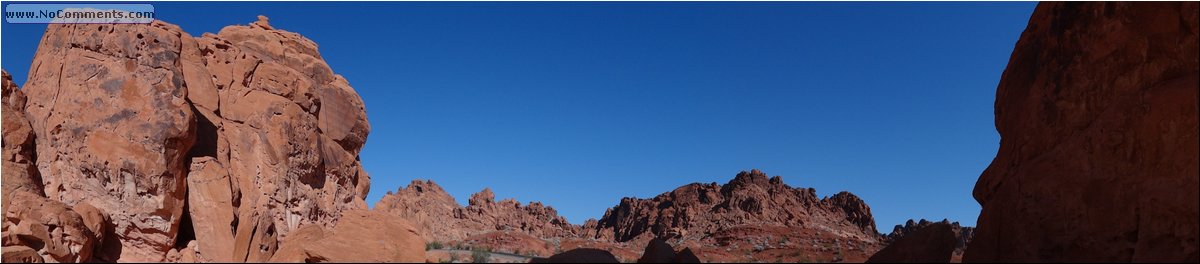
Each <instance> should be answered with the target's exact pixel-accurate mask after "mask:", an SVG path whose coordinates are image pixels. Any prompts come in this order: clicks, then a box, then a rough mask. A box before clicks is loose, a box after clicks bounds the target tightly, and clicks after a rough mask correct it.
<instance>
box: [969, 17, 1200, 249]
mask: <svg viewBox="0 0 1200 264" xmlns="http://www.w3.org/2000/svg"><path fill="white" fill-rule="evenodd" d="M1198 6H1200V4H1198V3H1196V2H1178V3H1147V4H1141V3H1139V4H1133V3H1115V2H1111V3H1062V2H1045V3H1041V4H1039V5H1038V7H1037V9H1036V10H1035V11H1034V13H1033V16H1032V18H1030V21H1029V26H1028V27H1027V28H1026V29H1025V32H1024V33H1022V35H1021V39H1020V41H1018V42H1017V44H1016V47H1015V49H1014V50H1013V53H1012V57H1011V59H1010V61H1009V64H1008V68H1007V69H1005V71H1004V75H1003V76H1002V78H1001V81H1000V85H999V87H998V88H997V91H996V106H995V107H996V129H997V130H998V131H999V133H1000V136H1001V142H1000V150H999V152H998V153H997V155H996V159H995V160H994V161H993V162H992V164H991V166H989V167H988V168H987V170H986V171H984V172H983V174H982V175H981V176H980V178H979V181H978V183H977V184H976V185H975V192H974V196H975V199H976V200H977V201H978V202H979V203H980V204H981V205H982V207H983V210H982V212H981V214H980V216H979V222H978V229H977V231H976V232H977V233H976V236H975V239H974V240H973V241H972V243H971V245H970V246H969V247H968V248H967V251H966V255H965V256H964V261H989V262H995V261H1000V262H1013V261H1039V262H1042V261H1045V262H1076V261H1098V262H1116V261H1120V262H1124V261H1137V262H1147V261H1149V262H1196V261H1198V259H1197V253H1198V251H1197V235H1198V234H1200V226H1198V225H1200V223H1198V222H1197V221H1196V217H1197V214H1200V206H1198V204H1200V195H1198V193H1200V184H1198V179H1200V172H1198V167H1200V164H1198V163H1200V162H1198V161H1200V155H1198V154H1197V153H1198V149H1197V147H1196V146H1197V138H1198V136H1197V131H1198V129H1197V127H1198V125H1197V112H1198V109H1197V105H1198V103H1197V90H1198V89H1197V87H1200V83H1198V81H1197V80H1198V76H1200V66H1198V65H1200V64H1198V63H1197V60H1198V59H1197V58H1198V57H1200V54H1197V52H1198V51H1200V47H1198V46H1197V40H1198V38H1200V36H1198V34H1197V31H1198V30H1200V26H1198V25H1197V24H1198V23H1197V20H1198V19H1197V17H1198V16H1200V10H1198V8H1197V7H1198Z"/></svg>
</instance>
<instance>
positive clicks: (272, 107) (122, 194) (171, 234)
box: [3, 16, 419, 262]
mask: <svg viewBox="0 0 1200 264" xmlns="http://www.w3.org/2000/svg"><path fill="white" fill-rule="evenodd" d="M25 96H27V99H26V97H25ZM3 106H4V108H3V110H4V128H5V130H4V160H3V161H4V193H5V195H6V197H5V199H4V203H5V209H6V210H8V209H10V208H12V209H13V210H16V209H17V208H24V207H22V206H34V207H39V206H40V207H45V206H50V205H54V204H59V203H61V204H62V205H63V206H59V207H63V208H68V209H63V210H57V209H54V210H57V211H65V212H70V213H72V214H75V216H77V217H79V218H80V219H82V220H80V221H82V222H81V224H80V225H81V228H87V229H88V230H92V229H96V230H99V231H98V232H93V233H94V234H91V239H90V240H89V241H90V242H88V244H85V243H84V242H72V241H75V240H67V242H62V243H67V244H69V245H72V246H71V251H70V254H67V255H64V254H66V253H62V252H61V250H57V249H55V250H57V251H46V250H43V249H40V248H41V245H32V244H29V245H24V244H23V246H26V247H27V248H30V249H32V250H34V251H35V253H37V254H39V256H43V257H47V258H49V257H53V258H54V259H55V260H56V261H130V262H157V261H222V262H225V261H267V260H269V259H270V258H271V257H272V255H273V253H274V252H275V250H276V249H278V248H279V243H278V241H281V240H282V239H284V238H286V237H287V236H288V234H289V233H290V232H292V231H293V230H296V229H298V228H300V227H302V226H320V227H322V228H333V227H334V225H335V224H336V223H337V221H338V219H339V218H340V217H341V215H342V214H343V213H344V212H348V211H355V210H362V209H366V203H365V202H364V201H363V199H364V198H365V197H366V195H367V191H368V190H369V186H370V184H369V177H368V176H367V175H366V173H365V172H364V171H363V169H362V166H361V164H360V163H359V161H358V153H359V151H360V150H361V149H362V146H363V144H364V143H365V141H366V137H367V134H368V133H369V131H370V125H369V124H368V123H367V120H366V112H365V107H364V106H363V102H362V100H361V99H360V98H359V96H358V95H357V94H356V93H355V92H354V89H353V88H351V87H350V86H349V84H348V82H347V81H346V80H345V79H344V78H342V77H341V76H340V75H337V74H335V73H333V71H332V70H331V69H330V68H329V66H328V65H327V64H326V63H325V62H324V60H323V59H322V58H321V56H320V54H319V53H318V52H317V45H316V44H315V43H313V42H312V41H311V40H308V39H307V38H304V37H303V36H300V35H298V34H295V33H291V32H287V31H283V30H277V29H275V28H274V27H272V26H271V25H270V24H269V23H268V21H267V19H266V17H261V16H260V17H259V20H258V21H256V22H253V23H251V24H250V25H244V26H229V27H225V28H224V29H222V30H221V32H220V33H218V34H211V33H206V34H204V35H203V36H202V37H192V36H191V35H189V34H187V33H185V32H184V31H183V30H181V29H180V28H179V27H177V26H175V25H171V24H167V23H165V22H161V21H155V22H154V23H151V24H122V25H110V24H54V25H49V26H48V28H47V30H46V33H45V36H44V37H43V38H42V42H41V44H40V45H39V47H38V51H37V54H35V56H34V62H33V65H32V67H31V69H30V74H29V78H28V81H27V82H26V83H25V87H24V88H23V89H17V87H16V85H15V84H14V83H13V82H12V81H11V77H9V76H8V74H7V73H5V74H4V104H3ZM14 190H20V191H24V192H25V193H27V194H28V195H25V196H22V197H24V198H22V199H9V197H8V196H7V195H9V194H10V193H15V192H13V191H14ZM32 197H42V199H45V200H46V201H45V202H34V201H39V200H38V199H34V198H32ZM10 201H11V202H17V201H22V202H24V203H35V204H32V205H28V204H23V205H14V206H9V205H8V204H7V203H9V202H10ZM85 202H86V203H85ZM72 207H73V208H72ZM54 208H58V207H54ZM51 209H53V208H51ZM51 209H39V208H31V209H27V210H26V209H22V210H24V211H22V212H26V211H28V212H41V211H45V210H51ZM52 211H53V210H52ZM57 211H55V212H57ZM29 215H30V214H21V215H13V216H11V217H5V223H4V226H5V230H4V232H5V234H4V237H12V236H15V235H14V234H17V233H14V232H18V231H20V232H24V231H22V230H28V229H29V228H28V227H26V226H23V225H25V223H34V221H30V220H27V219H28V218H30V217H34V216H37V215H36V214H35V215H33V216H29ZM34 218H36V217H34ZM70 219H75V218H74V217H72V218H70ZM18 222H20V223H18ZM18 226H19V227H21V228H22V229H20V230H17V229H15V228H16V227H18ZM8 227H14V229H10V228H8ZM383 227H387V226H386V225H383ZM51 229H53V228H51ZM77 229H78V228H77ZM410 231H411V230H410ZM30 232H32V231H30ZM52 235H53V234H52ZM81 237H82V236H81V235H71V236H68V238H70V239H82V238H81ZM39 239H55V238H54V237H53V236H50V237H45V238H41V237H39ZM415 239H416V240H414V241H417V240H419V238H415ZM26 240H28V239H26ZM91 240H94V241H91ZM5 241H6V242H5V246H6V248H7V246H10V245H12V244H10V243H9V241H18V240H5ZM14 243H15V242H14ZM29 243H32V242H29ZM56 243H57V242H56ZM26 244H28V243H26ZM60 244H61V243H60ZM410 244H419V243H410ZM348 245H350V246H353V244H348ZM92 248H95V249H96V250H95V254H90V253H92V252H91V251H90V250H91V249H92ZM16 249H21V248H16ZM22 250H23V249H22ZM21 252H25V251H21ZM408 253H411V252H408ZM93 255H94V257H93ZM418 255H419V254H418ZM7 256H8V255H6V258H7ZM364 256H365V255H364ZM13 257H14V258H17V257H21V258H23V257H24V255H13ZM340 259H343V260H353V259H348V258H340ZM47 260H49V259H47Z"/></svg>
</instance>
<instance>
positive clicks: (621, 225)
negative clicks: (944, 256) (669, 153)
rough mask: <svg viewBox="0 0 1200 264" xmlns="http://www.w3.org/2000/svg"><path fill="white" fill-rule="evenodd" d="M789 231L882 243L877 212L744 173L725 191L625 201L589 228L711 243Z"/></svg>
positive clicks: (712, 188) (847, 197) (620, 237)
mask: <svg viewBox="0 0 1200 264" xmlns="http://www.w3.org/2000/svg"><path fill="white" fill-rule="evenodd" d="M744 225H750V226H784V227H800V228H810V229H822V230H829V231H830V233H835V234H836V236H839V237H842V238H844V239H852V240H861V241H876V240H877V239H878V233H876V232H875V220H874V219H873V218H872V216H871V209H870V208H869V207H867V205H866V204H865V203H863V201H862V200H861V199H858V197H856V196H854V195H853V194H850V193H848V192H841V193H838V194H837V195H834V196H833V197H829V198H825V199H818V198H817V195H816V190H814V189H811V188H808V189H802V188H792V187H791V186H788V185H787V184H784V183H783V179H782V177H780V176H775V177H771V178H769V179H768V177H767V175H766V174H765V173H762V172H761V171H758V170H752V171H750V172H745V171H743V172H741V173H739V174H738V175H737V177H735V178H734V179H733V180H731V181H729V182H728V183H726V184H725V185H718V184H717V183H710V184H700V183H693V184H689V185H685V186H682V187H679V188H677V189H675V190H674V191H671V192H668V193H664V194H661V195H658V196H656V197H654V198H651V199H637V198H624V199H622V200H621V203H620V204H619V205H617V206H616V207H613V208H611V209H609V210H608V211H606V212H605V213H604V216H603V217H602V218H601V219H600V220H598V221H595V222H589V223H588V224H585V225H584V230H585V232H589V233H588V234H589V235H591V236H592V237H594V238H600V239H611V240H615V241H630V240H635V239H649V238H655V237H663V238H685V239H700V238H705V237H710V236H711V235H712V234H715V233H717V232H718V231H721V230H725V229H730V228H733V227H737V226H744Z"/></svg>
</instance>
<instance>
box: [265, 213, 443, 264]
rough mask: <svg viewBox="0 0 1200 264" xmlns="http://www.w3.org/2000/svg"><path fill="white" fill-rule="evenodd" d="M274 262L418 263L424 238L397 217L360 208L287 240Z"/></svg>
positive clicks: (421, 256) (307, 228)
mask: <svg viewBox="0 0 1200 264" xmlns="http://www.w3.org/2000/svg"><path fill="white" fill-rule="evenodd" d="M270 261H271V262H305V263H313V262H343V263H344V262H367V263H381V262H388V263H395V262H400V263H416V262H424V261H425V240H423V239H421V237H420V236H419V235H418V234H417V231H416V230H415V228H414V227H413V226H412V225H409V224H408V222H407V221H404V219H400V218H399V217H397V216H393V215H388V214H384V213H379V212H374V211H366V210H358V211H350V212H347V213H345V214H344V215H343V216H342V218H341V219H340V220H338V223H337V226H335V227H334V228H333V230H331V231H326V230H325V228H323V227H321V226H320V225H308V226H305V227H304V228H302V229H300V230H297V231H296V234H294V235H293V236H291V237H289V238H288V239H286V240H284V241H283V243H281V245H280V247H279V251H277V252H275V255H274V256H273V257H271V260H270Z"/></svg>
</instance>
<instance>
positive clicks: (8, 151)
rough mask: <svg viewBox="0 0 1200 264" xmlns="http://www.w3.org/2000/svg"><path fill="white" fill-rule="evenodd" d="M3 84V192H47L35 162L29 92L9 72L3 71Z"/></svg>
mask: <svg viewBox="0 0 1200 264" xmlns="http://www.w3.org/2000/svg"><path fill="white" fill-rule="evenodd" d="M0 86H2V89H3V98H4V99H3V102H0V111H3V112H4V114H3V115H2V117H3V119H4V120H3V122H4V138H3V143H2V144H3V156H4V157H3V165H2V166H3V170H4V175H3V177H4V178H3V181H0V184H3V186H4V187H3V193H4V194H5V195H8V194H11V193H15V192H16V191H18V190H20V191H26V192H32V193H34V194H38V195H45V194H44V192H43V191H42V177H41V176H40V174H38V170H37V164H35V163H34V159H36V158H37V157H36V155H35V154H34V153H33V149H34V146H33V144H34V142H33V139H34V134H33V129H32V128H31V127H30V126H29V119H27V118H25V102H26V98H25V94H24V93H22V92H21V89H20V88H18V87H17V84H16V83H13V80H12V76H11V75H8V71H3V85H0ZM6 200H7V199H6ZM6 206H7V204H6Z"/></svg>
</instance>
